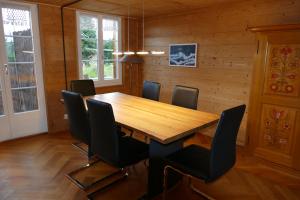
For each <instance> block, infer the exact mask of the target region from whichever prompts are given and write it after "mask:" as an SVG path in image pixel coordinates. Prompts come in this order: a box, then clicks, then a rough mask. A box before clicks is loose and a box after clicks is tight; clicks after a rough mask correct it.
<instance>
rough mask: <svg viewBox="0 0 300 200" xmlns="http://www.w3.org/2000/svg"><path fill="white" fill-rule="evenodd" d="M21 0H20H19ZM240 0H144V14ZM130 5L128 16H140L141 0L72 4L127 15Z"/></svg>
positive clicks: (62, 0) (55, 1)
mask: <svg viewBox="0 0 300 200" xmlns="http://www.w3.org/2000/svg"><path fill="white" fill-rule="evenodd" d="M19 1H22V0H19ZM26 1H27V2H34V3H42V4H52V5H56V6H61V5H63V4H66V3H70V2H72V1H74V0H26ZM236 1H240V0H185V1H178V0H164V1H161V0H151V1H145V16H146V17H151V16H157V15H167V14H172V13H178V12H187V11H190V10H195V9H199V8H206V7H208V6H212V5H216V4H226V3H228V2H236ZM128 3H129V5H130V16H132V17H137V18H139V17H141V16H142V1H141V0H129V1H128V0H97V1H95V0H82V1H81V2H78V3H76V4H74V5H73V6H71V7H73V8H77V9H81V10H90V11H94V12H100V13H106V14H113V15H120V16H127V6H128Z"/></svg>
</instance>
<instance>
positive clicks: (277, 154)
mask: <svg viewBox="0 0 300 200" xmlns="http://www.w3.org/2000/svg"><path fill="white" fill-rule="evenodd" d="M256 32H257V33H256V34H257V39H258V44H257V45H258V48H257V55H256V58H255V59H256V61H255V66H254V72H253V77H252V78H253V81H252V91H251V99H250V109H249V119H248V135H249V139H250V145H251V147H252V150H253V152H254V154H255V155H256V156H258V157H261V158H263V159H266V160H269V161H271V162H274V163H276V164H280V165H284V166H287V167H289V168H292V169H296V170H300V159H299V156H300V26H299V25H286V26H275V27H273V28H272V27H271V28H270V27H268V28H266V27H265V28H261V29H258V30H256Z"/></svg>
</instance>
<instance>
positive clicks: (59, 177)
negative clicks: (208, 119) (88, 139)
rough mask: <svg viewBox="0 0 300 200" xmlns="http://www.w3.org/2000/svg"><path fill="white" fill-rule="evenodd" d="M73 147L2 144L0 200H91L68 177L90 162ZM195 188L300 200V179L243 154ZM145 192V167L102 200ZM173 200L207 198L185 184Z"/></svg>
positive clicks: (42, 140) (54, 141)
mask: <svg viewBox="0 0 300 200" xmlns="http://www.w3.org/2000/svg"><path fill="white" fill-rule="evenodd" d="M72 142H73V140H72V139H71V137H70V136H69V134H68V133H58V134H44V135H38V136H34V137H29V138H24V139H18V140H14V141H8V142H3V143H0V199H1V200H33V199H34V200H39V199H41V200H50V199H51V200H64V199H66V200H68V199H75V200H77V199H78V200H81V199H86V193H85V192H83V191H81V190H80V189H78V187H77V186H75V185H74V184H73V183H71V182H70V181H69V180H68V179H67V178H66V177H65V174H66V173H68V172H70V171H72V170H74V169H76V168H78V167H79V166H82V165H84V164H85V163H86V162H87V159H86V156H85V155H83V154H82V153H81V152H80V151H78V150H77V149H75V148H74V147H72V146H71V143H72ZM188 142H189V143H191V142H193V143H202V144H204V145H208V144H209V140H208V139H207V138H205V137H203V136H195V137H194V138H193V139H191V140H190V141H188ZM99 171H101V172H103V169H100V170H99ZM104 171H105V170H104ZM97 172H98V171H97V170H96V169H94V170H93V173H97ZM195 185H197V186H198V188H201V190H202V191H205V192H206V193H208V194H210V195H211V196H213V197H215V198H216V199H262V200H264V199H267V200H269V199H270V200H272V199H274V200H284V199H300V177H297V176H292V175H290V174H287V173H283V172H280V171H277V170H275V169H272V168H271V167H269V166H266V165H264V164H263V163H262V162H259V161H257V160H255V159H254V158H251V157H248V156H246V155H244V153H243V151H242V150H239V152H238V161H237V164H236V166H235V167H234V169H233V170H231V171H230V172H229V173H227V174H226V175H225V176H224V177H222V178H221V179H219V180H218V181H216V182H214V183H212V184H209V185H204V184H201V183H200V182H195ZM145 188H146V168H145V166H144V164H143V163H139V164H138V165H137V166H135V167H131V168H130V169H129V177H128V178H127V179H126V180H124V181H121V182H119V183H118V184H115V185H114V186H113V187H111V188H109V189H107V190H106V191H103V192H101V193H99V194H98V195H97V196H96V199H104V200H111V199H116V200H123V199H124V200H135V199H137V197H139V196H140V195H141V194H143V193H144V192H145V190H146V189H145ZM158 199H159V198H158ZM168 199H175V200H176V199H201V198H200V197H198V196H197V195H195V194H193V193H192V192H191V191H190V190H189V188H187V187H186V184H185V183H184V181H183V183H182V184H181V185H179V187H178V188H176V189H175V190H173V191H172V192H171V193H170V195H169V198H168Z"/></svg>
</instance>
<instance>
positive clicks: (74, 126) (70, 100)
mask: <svg viewBox="0 0 300 200" xmlns="http://www.w3.org/2000/svg"><path fill="white" fill-rule="evenodd" d="M62 96H63V99H64V105H65V108H66V111H67V114H68V118H69V126H70V131H71V135H72V136H73V137H74V138H75V139H77V140H80V141H82V142H84V143H85V144H88V145H89V144H90V134H91V133H90V126H89V121H88V114H87V111H86V109H85V106H84V102H83V99H82V97H81V95H80V94H79V93H75V92H70V91H65V90H63V91H62Z"/></svg>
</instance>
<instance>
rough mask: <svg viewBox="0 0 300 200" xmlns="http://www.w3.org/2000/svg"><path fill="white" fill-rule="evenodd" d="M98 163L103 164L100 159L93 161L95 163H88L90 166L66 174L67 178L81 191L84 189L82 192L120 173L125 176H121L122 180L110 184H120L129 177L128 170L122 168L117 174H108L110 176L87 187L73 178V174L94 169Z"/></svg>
mask: <svg viewBox="0 0 300 200" xmlns="http://www.w3.org/2000/svg"><path fill="white" fill-rule="evenodd" d="M98 162H102V160H100V159H98V160H96V161H93V162H91V163H88V164H86V165H84V166H82V167H80V168H78V169H76V170H74V171H72V172H70V173H69V174H66V177H67V178H68V179H69V180H70V181H72V182H73V183H74V184H75V185H76V186H78V187H79V188H80V189H82V190H88V189H90V188H91V187H93V186H94V185H96V184H98V183H100V182H102V181H105V180H107V179H109V178H111V177H113V176H115V175H118V174H120V173H123V176H121V177H120V178H118V179H116V180H115V181H113V182H112V183H110V184H113V183H115V182H118V181H120V180H122V179H124V178H126V177H127V176H128V172H127V169H125V168H121V169H118V170H116V171H115V172H113V173H111V174H108V175H106V176H104V177H103V178H101V179H98V180H97V181H95V182H93V183H91V184H89V185H87V186H86V185H83V184H82V183H80V182H79V181H78V180H76V179H74V178H72V175H73V174H76V173H77V172H79V171H82V170H84V169H87V168H89V167H92V166H93V165H95V164H96V163H98ZM105 187H106V186H104V187H103V188H100V189H98V190H97V192H98V191H99V190H102V189H104V188H105Z"/></svg>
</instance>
